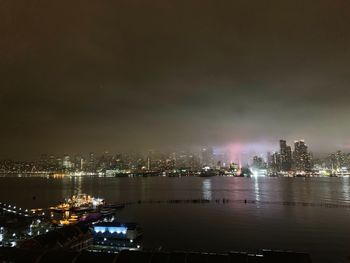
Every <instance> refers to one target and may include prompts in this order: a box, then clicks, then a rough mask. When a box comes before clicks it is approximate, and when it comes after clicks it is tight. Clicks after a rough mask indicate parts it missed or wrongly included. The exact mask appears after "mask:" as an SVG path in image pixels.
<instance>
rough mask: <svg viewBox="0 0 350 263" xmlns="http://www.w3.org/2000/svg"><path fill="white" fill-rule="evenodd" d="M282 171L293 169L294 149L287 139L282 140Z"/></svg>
mask: <svg viewBox="0 0 350 263" xmlns="http://www.w3.org/2000/svg"><path fill="white" fill-rule="evenodd" d="M280 158H281V160H280V161H281V171H283V172H287V171H290V170H291V169H292V149H291V147H290V146H288V145H287V142H286V141H285V140H280Z"/></svg>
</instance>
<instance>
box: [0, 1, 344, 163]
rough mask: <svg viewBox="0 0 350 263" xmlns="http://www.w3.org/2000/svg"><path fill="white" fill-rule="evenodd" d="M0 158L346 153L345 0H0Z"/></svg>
mask: <svg viewBox="0 0 350 263" xmlns="http://www.w3.org/2000/svg"><path fill="white" fill-rule="evenodd" d="M0 32H1V38H0V58H1V59H0V72H1V78H0V116H1V129H0V145H1V147H0V157H13V158H30V157H31V156H34V155H38V154H40V153H78V152H89V151H96V152H99V151H104V150H109V151H111V152H118V151H124V150H147V149H150V148H152V149H168V148H172V147H173V148H181V147H199V146H202V145H217V146H223V145H228V144H233V145H236V144H240V145H243V146H244V145H250V147H251V145H257V146H258V145H260V146H261V145H264V146H266V148H269V147H270V148H274V147H276V148H277V140H279V139H280V138H286V139H287V140H289V142H292V141H293V140H294V139H299V138H304V139H305V140H306V141H307V142H308V144H309V146H310V148H311V150H313V151H314V152H315V153H317V152H326V151H333V150H337V149H343V150H347V149H349V151H350V118H349V113H350V2H349V1H347V0H327V1H325V0H317V1H316V0H315V1H312V0H310V1H305V0H304V1H298V0H286V1H281V0H275V1H261V0H250V1H247V0H240V1H237V0H235V1H224V0H222V1H221V0H212V1H206V0H198V1H193V0H184V1H181V0H178V1H176V0H174V1H167V0H158V1H155V0H152V1H143V0H118V1H112V0H110V1H108V0H107V1H97V0H96V1H90V0H81V1H78V0H77V1H72V0H59V1H47V0H35V1H34V0H33V1H28V0H2V1H0Z"/></svg>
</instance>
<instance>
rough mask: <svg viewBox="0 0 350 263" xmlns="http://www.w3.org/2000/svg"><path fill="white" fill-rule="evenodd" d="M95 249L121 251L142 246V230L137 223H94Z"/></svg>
mask: <svg viewBox="0 0 350 263" xmlns="http://www.w3.org/2000/svg"><path fill="white" fill-rule="evenodd" d="M92 233H93V238H94V246H93V248H92V249H93V250H98V251H121V250H125V249H138V248H140V247H141V244H140V237H141V236H142V230H141V228H140V226H139V225H138V224H136V223H125V224H122V223H119V222H101V223H97V224H94V225H93V232H92Z"/></svg>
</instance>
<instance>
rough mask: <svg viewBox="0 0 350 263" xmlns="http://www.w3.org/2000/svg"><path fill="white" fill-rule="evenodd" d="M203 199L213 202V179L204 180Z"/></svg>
mask: <svg viewBox="0 0 350 263" xmlns="http://www.w3.org/2000/svg"><path fill="white" fill-rule="evenodd" d="M202 192H203V199H206V200H212V194H211V179H204V180H203V182H202Z"/></svg>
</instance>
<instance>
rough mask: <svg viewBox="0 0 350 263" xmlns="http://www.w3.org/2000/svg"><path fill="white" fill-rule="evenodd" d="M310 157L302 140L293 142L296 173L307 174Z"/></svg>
mask: <svg viewBox="0 0 350 263" xmlns="http://www.w3.org/2000/svg"><path fill="white" fill-rule="evenodd" d="M310 157H311V155H310V154H309V152H308V147H307V145H306V144H305V142H304V140H298V141H295V142H294V153H293V160H294V169H295V171H296V172H307V171H310V170H311V168H312V167H311V158H310Z"/></svg>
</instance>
